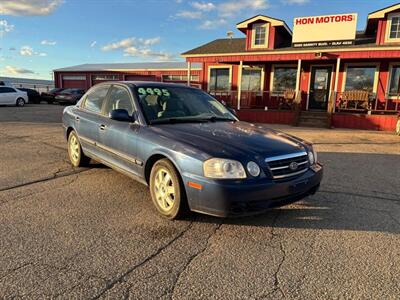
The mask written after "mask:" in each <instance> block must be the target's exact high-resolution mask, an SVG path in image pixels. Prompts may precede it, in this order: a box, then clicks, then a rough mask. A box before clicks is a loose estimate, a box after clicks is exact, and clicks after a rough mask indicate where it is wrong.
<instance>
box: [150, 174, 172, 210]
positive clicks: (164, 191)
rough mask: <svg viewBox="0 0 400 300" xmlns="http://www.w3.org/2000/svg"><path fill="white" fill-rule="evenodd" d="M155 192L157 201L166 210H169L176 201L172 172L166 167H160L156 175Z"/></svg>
mask: <svg viewBox="0 0 400 300" xmlns="http://www.w3.org/2000/svg"><path fill="white" fill-rule="evenodd" d="M154 194H155V196H156V200H157V203H158V205H159V207H160V209H162V210H163V211H164V212H169V211H171V209H172V208H173V206H174V202H175V196H176V191H175V186H174V182H173V180H172V177H171V174H170V173H169V171H168V170H167V169H165V168H160V169H159V170H158V171H157V173H156V176H155V181H154Z"/></svg>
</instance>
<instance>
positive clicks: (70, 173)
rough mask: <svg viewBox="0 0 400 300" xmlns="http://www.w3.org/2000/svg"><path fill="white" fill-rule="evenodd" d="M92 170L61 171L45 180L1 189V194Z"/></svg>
mask: <svg viewBox="0 0 400 300" xmlns="http://www.w3.org/2000/svg"><path fill="white" fill-rule="evenodd" d="M90 170H91V169H90V168H85V169H80V170H70V171H68V170H60V169H59V170H58V171H56V172H55V173H54V174H53V175H51V176H48V177H45V178H41V179H36V180H32V181H29V182H25V183H21V184H17V185H14V186H10V187H5V188H0V192H5V191H9V190H13V189H18V188H21V187H25V186H29V185H33V184H37V183H42V182H46V181H50V180H54V179H58V178H63V177H68V176H72V175H76V174H80V173H83V172H86V171H90Z"/></svg>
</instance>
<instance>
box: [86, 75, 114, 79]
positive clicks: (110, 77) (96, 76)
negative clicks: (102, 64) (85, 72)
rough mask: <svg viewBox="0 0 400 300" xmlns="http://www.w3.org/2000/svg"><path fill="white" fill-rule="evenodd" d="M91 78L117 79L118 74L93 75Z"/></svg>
mask: <svg viewBox="0 0 400 300" xmlns="http://www.w3.org/2000/svg"><path fill="white" fill-rule="evenodd" d="M92 80H119V75H94V76H92Z"/></svg>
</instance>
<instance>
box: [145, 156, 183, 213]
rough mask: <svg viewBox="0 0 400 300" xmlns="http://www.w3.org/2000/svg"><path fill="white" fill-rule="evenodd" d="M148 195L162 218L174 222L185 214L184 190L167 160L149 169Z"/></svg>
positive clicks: (158, 162) (162, 160)
mask: <svg viewBox="0 0 400 300" xmlns="http://www.w3.org/2000/svg"><path fill="white" fill-rule="evenodd" d="M150 194H151V199H152V201H153V204H154V206H155V207H156V209H157V211H158V212H159V213H160V214H161V215H162V216H163V217H165V218H167V219H169V220H175V219H179V218H182V217H183V216H184V215H185V214H187V212H188V208H187V200H186V192H185V188H184V186H183V183H182V180H181V177H180V176H179V173H178V171H177V170H176V168H175V166H174V165H173V164H172V163H171V162H170V161H169V160H168V159H161V160H159V161H157V162H156V163H155V164H154V166H153V168H152V169H151V173H150Z"/></svg>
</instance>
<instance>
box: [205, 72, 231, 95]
mask: <svg viewBox="0 0 400 300" xmlns="http://www.w3.org/2000/svg"><path fill="white" fill-rule="evenodd" d="M212 69H229V90H227V92H230V91H232V66H231V65H220V66H209V67H208V78H207V91H208V92H210V91H211V90H210V81H211V70H212Z"/></svg>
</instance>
